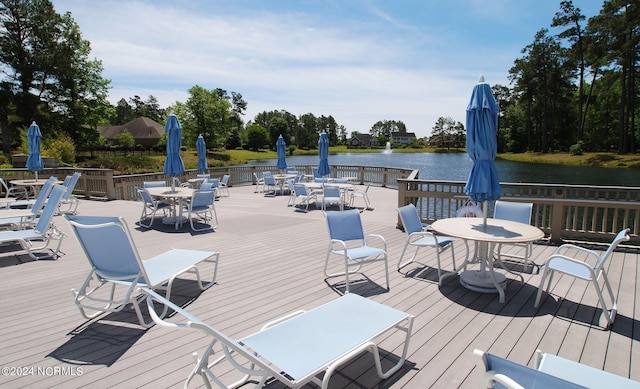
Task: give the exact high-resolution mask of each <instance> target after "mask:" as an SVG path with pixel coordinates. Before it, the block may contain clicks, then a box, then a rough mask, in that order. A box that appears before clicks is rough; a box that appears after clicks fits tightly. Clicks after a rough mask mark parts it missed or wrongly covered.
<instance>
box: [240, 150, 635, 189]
mask: <svg viewBox="0 0 640 389" xmlns="http://www.w3.org/2000/svg"><path fill="white" fill-rule="evenodd" d="M249 164H250V165H268V166H275V165H276V160H275V159H269V160H261V161H257V160H254V161H250V162H249ZM287 164H289V165H317V164H318V157H317V156H310V155H308V156H293V157H288V158H287ZM329 164H330V165H355V166H359V165H362V166H387V167H401V168H409V169H418V170H420V175H419V176H420V178H423V179H431V180H452V181H466V180H467V178H468V176H469V172H470V171H471V166H472V164H473V163H472V161H471V159H470V158H469V156H468V155H467V154H466V153H455V154H436V153H393V152H392V153H340V154H334V155H330V156H329ZM495 164H496V168H497V169H498V175H499V177H500V181H502V182H535V183H548V184H575V185H610V186H640V171H638V170H634V169H607V168H597V167H583V166H564V165H548V164H538V163H525V162H513V161H504V160H496V161H495Z"/></svg>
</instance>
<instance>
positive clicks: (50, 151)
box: [42, 135, 76, 164]
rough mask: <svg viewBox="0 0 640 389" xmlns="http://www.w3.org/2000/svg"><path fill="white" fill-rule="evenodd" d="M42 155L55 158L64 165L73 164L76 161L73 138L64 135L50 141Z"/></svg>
mask: <svg viewBox="0 0 640 389" xmlns="http://www.w3.org/2000/svg"><path fill="white" fill-rule="evenodd" d="M42 154H43V155H46V156H49V157H54V158H56V159H57V160H58V161H60V162H63V163H67V164H73V163H74V162H75V161H76V146H75V145H74V144H73V140H72V139H71V137H69V136H68V135H63V136H60V137H58V138H57V139H55V140H51V141H49V142H48V144H47V148H46V149H45V150H43V152H42Z"/></svg>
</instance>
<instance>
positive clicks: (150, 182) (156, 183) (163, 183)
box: [142, 181, 167, 188]
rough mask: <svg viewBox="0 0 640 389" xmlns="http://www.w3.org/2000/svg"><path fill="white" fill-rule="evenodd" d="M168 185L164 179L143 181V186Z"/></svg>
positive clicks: (156, 186)
mask: <svg viewBox="0 0 640 389" xmlns="http://www.w3.org/2000/svg"><path fill="white" fill-rule="evenodd" d="M165 186H167V183H166V182H164V181H145V182H143V183H142V187H143V188H162V187H165Z"/></svg>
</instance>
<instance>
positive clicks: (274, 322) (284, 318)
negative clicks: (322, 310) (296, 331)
mask: <svg viewBox="0 0 640 389" xmlns="http://www.w3.org/2000/svg"><path fill="white" fill-rule="evenodd" d="M305 312H307V311H304V310H299V311H295V312H291V313H289V314H288V315H284V316H282V317H279V318H277V319H274V320H271V321H270V322H268V323H265V324H264V325H263V326H262V328H260V331H264V330H266V329H269V328H271V327H273V326H275V325H277V324H280V323H282V322H285V321H287V320H289V319H293V318H294V317H296V316H300V315H302V314H303V313H305Z"/></svg>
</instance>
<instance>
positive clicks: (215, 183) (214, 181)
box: [203, 178, 220, 188]
mask: <svg viewBox="0 0 640 389" xmlns="http://www.w3.org/2000/svg"><path fill="white" fill-rule="evenodd" d="M205 183H209V184H211V187H212V188H218V187H219V186H220V179H219V178H209V179H207V180H205V181H204V182H203V184H205Z"/></svg>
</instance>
